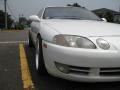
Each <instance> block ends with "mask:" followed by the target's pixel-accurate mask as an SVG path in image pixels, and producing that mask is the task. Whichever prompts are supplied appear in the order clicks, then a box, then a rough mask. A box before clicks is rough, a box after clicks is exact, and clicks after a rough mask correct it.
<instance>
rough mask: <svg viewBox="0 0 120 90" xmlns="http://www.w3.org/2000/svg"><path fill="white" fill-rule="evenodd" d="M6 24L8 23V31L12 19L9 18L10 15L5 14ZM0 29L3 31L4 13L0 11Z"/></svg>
mask: <svg viewBox="0 0 120 90" xmlns="http://www.w3.org/2000/svg"><path fill="white" fill-rule="evenodd" d="M7 23H8V29H10V28H11V26H12V23H13V19H12V18H11V15H9V14H8V13H7ZM0 28H1V29H3V28H5V12H3V11H2V10H0Z"/></svg>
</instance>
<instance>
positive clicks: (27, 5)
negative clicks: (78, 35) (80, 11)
mask: <svg viewBox="0 0 120 90" xmlns="http://www.w3.org/2000/svg"><path fill="white" fill-rule="evenodd" d="M76 2H77V3H79V4H80V5H81V6H84V7H86V8H87V9H89V10H94V9H99V8H108V9H112V10H115V11H119V7H120V0H7V3H8V5H9V7H8V8H10V9H11V11H12V17H13V16H14V17H13V18H16V19H18V17H19V16H22V14H23V16H25V17H27V18H28V17H29V16H30V15H33V14H37V13H38V12H39V11H40V9H41V8H43V7H45V6H66V5H67V4H73V3H76ZM3 5H4V0H0V9H4V6H3ZM8 11H9V13H10V14H11V12H10V10H9V9H8Z"/></svg>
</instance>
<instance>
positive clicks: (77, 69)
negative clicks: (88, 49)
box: [69, 66, 90, 75]
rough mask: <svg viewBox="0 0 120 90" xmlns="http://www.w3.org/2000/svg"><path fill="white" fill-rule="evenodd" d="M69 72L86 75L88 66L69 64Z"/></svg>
mask: <svg viewBox="0 0 120 90" xmlns="http://www.w3.org/2000/svg"><path fill="white" fill-rule="evenodd" d="M69 67H70V73H71V74H78V75H88V74H89V70H90V68H88V67H76V66H69Z"/></svg>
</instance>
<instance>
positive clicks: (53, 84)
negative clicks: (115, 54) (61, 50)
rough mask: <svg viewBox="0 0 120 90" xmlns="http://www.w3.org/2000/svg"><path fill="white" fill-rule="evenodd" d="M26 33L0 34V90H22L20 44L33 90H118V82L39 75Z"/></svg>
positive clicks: (33, 51) (119, 86)
mask: <svg viewBox="0 0 120 90" xmlns="http://www.w3.org/2000/svg"><path fill="white" fill-rule="evenodd" d="M27 33H28V31H12V32H11V31H10V32H9V31H2V32H0V90H24V89H23V81H22V76H21V69H20V53H19V43H21V42H22V43H23V44H24V49H25V54H26V56H27V61H28V66H29V70H30V74H31V78H32V81H33V83H34V87H35V90H120V82H111V83H83V82H73V81H68V80H64V79H61V78H57V77H53V76H51V75H39V74H38V73H37V72H36V70H35V61H34V57H35V55H34V53H35V49H34V48H29V47H28V43H27V40H28V35H27Z"/></svg>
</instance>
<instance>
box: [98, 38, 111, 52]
mask: <svg viewBox="0 0 120 90" xmlns="http://www.w3.org/2000/svg"><path fill="white" fill-rule="evenodd" d="M96 42H97V44H98V46H99V47H100V48H101V49H104V50H108V49H110V45H109V43H108V42H107V41H105V40H104V39H101V38H99V39H97V40H96Z"/></svg>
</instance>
